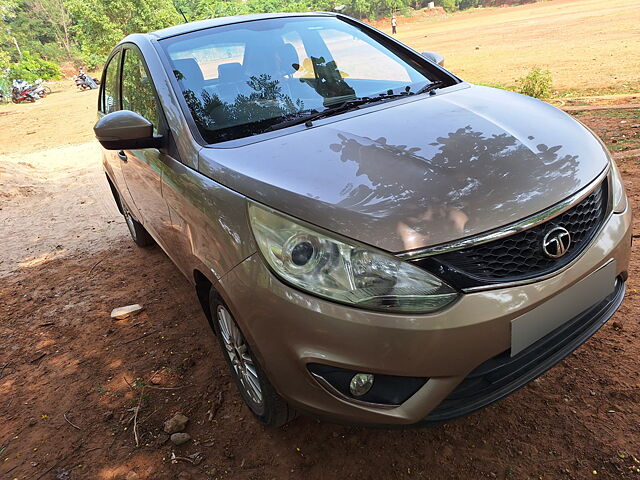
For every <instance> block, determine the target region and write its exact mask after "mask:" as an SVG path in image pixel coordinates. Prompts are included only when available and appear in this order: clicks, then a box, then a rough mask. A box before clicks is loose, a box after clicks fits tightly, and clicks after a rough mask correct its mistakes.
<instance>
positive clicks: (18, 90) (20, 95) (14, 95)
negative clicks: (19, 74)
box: [11, 80, 40, 103]
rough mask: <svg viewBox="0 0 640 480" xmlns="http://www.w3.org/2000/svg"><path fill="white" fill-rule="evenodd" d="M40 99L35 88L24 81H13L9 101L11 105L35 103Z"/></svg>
mask: <svg viewBox="0 0 640 480" xmlns="http://www.w3.org/2000/svg"><path fill="white" fill-rule="evenodd" d="M39 99H40V95H38V93H37V92H36V86H35V85H31V84H30V83H29V82H26V81H24V80H14V81H13V84H12V87H11V101H12V102H13V103H22V102H35V101H36V100H39Z"/></svg>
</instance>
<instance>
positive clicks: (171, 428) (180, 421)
mask: <svg viewBox="0 0 640 480" xmlns="http://www.w3.org/2000/svg"><path fill="white" fill-rule="evenodd" d="M188 422H189V417H186V416H184V415H183V414H181V413H176V414H175V415H174V416H173V417H171V418H170V419H169V420H167V421H166V422H164V431H165V432H167V433H168V434H169V435H171V434H172V433H178V432H184V429H185V427H186V426H187V423H188Z"/></svg>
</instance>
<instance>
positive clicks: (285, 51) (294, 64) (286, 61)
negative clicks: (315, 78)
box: [275, 43, 300, 75]
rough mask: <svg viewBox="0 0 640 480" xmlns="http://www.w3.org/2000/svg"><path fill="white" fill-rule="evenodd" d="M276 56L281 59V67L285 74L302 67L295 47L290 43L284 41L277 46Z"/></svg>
mask: <svg viewBox="0 0 640 480" xmlns="http://www.w3.org/2000/svg"><path fill="white" fill-rule="evenodd" d="M275 53H276V56H277V57H278V58H279V59H280V69H281V71H282V73H283V74H284V75H289V74H291V73H293V72H296V71H297V70H298V69H299V68H300V59H299V58H298V52H297V51H296V49H295V47H294V46H293V45H291V44H290V43H283V44H282V45H280V46H278V47H277V48H276V51H275Z"/></svg>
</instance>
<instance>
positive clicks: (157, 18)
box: [66, 0, 183, 56]
mask: <svg viewBox="0 0 640 480" xmlns="http://www.w3.org/2000/svg"><path fill="white" fill-rule="evenodd" d="M66 5H67V8H68V10H69V13H70V14H71V15H72V17H73V18H74V20H75V23H74V25H73V26H71V27H70V31H71V32H72V34H73V35H74V37H75V39H76V40H77V42H78V44H79V45H80V49H81V51H82V53H84V54H85V55H89V54H93V55H100V56H105V55H107V54H108V53H109V51H110V50H111V49H112V48H113V47H114V45H116V43H118V42H119V41H120V40H122V38H124V37H126V36H127V35H129V34H131V33H145V32H149V31H153V30H158V29H161V28H165V27H169V26H171V25H175V24H178V23H181V22H182V21H183V20H182V17H181V16H180V14H179V13H178V11H177V10H176V9H175V7H174V5H173V3H172V2H171V0H134V1H131V2H129V1H126V0H66Z"/></svg>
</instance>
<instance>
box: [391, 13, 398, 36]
mask: <svg viewBox="0 0 640 480" xmlns="http://www.w3.org/2000/svg"><path fill="white" fill-rule="evenodd" d="M397 27H398V21H397V20H396V14H395V13H394V14H393V16H392V17H391V34H392V35H395V34H396V31H397Z"/></svg>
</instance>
